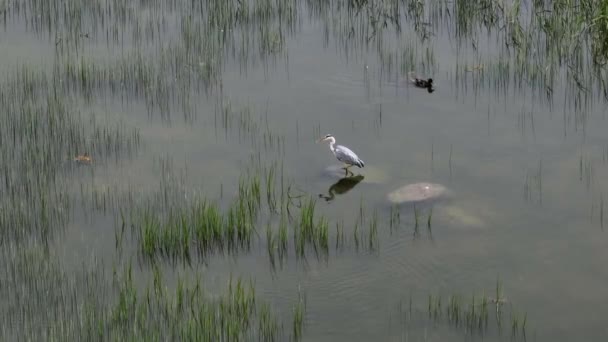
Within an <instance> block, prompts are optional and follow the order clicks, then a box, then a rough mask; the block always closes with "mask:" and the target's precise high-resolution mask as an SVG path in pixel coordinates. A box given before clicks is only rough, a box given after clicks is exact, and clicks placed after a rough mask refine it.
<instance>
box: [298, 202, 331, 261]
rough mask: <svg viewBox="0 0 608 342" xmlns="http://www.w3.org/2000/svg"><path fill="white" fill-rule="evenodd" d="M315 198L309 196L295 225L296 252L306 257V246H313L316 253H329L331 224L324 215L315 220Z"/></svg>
mask: <svg viewBox="0 0 608 342" xmlns="http://www.w3.org/2000/svg"><path fill="white" fill-rule="evenodd" d="M315 204H316V201H315V199H314V198H312V197H309V198H308V200H307V201H305V202H304V204H303V206H302V209H301V210H300V221H299V223H298V224H297V226H296V227H295V231H294V244H295V246H296V254H297V255H298V256H300V257H304V256H305V254H306V246H311V247H312V248H313V249H314V251H315V253H316V254H318V253H319V252H321V253H323V254H327V253H328V251H329V224H328V222H327V220H326V219H325V218H323V217H320V218H318V220H317V221H316V222H315Z"/></svg>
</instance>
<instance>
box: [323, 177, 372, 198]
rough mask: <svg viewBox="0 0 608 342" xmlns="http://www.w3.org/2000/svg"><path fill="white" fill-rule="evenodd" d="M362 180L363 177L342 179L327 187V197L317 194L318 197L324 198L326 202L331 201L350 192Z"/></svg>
mask: <svg viewBox="0 0 608 342" xmlns="http://www.w3.org/2000/svg"><path fill="white" fill-rule="evenodd" d="M363 178H364V177H363V175H357V176H352V177H344V178H342V179H340V180H339V181H337V182H336V183H334V184H332V185H331V186H330V187H329V190H328V191H327V192H328V193H329V196H325V195H324V194H319V197H322V198H324V199H325V200H326V201H327V202H329V201H332V200H333V199H334V197H335V196H336V195H343V194H345V193H347V192H348V191H350V190H351V189H352V188H354V187H355V185H357V184H359V182H361V181H362V180H363Z"/></svg>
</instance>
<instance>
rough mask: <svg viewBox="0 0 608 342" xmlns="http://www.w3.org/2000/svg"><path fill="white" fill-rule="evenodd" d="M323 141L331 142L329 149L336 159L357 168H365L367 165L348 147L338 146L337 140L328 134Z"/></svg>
mask: <svg viewBox="0 0 608 342" xmlns="http://www.w3.org/2000/svg"><path fill="white" fill-rule="evenodd" d="M322 141H329V149H330V150H331V152H332V153H333V154H334V156H335V157H336V159H338V160H339V161H341V162H343V163H344V164H348V165H356V166H357V167H364V166H365V163H364V162H363V160H361V158H359V156H357V154H356V153H355V152H353V151H352V150H351V149H349V148H348V147H346V146H342V145H336V139H335V138H334V137H333V136H332V135H331V134H328V135H326V136H325V138H323V139H322Z"/></svg>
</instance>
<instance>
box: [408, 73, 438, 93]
mask: <svg viewBox="0 0 608 342" xmlns="http://www.w3.org/2000/svg"><path fill="white" fill-rule="evenodd" d="M408 75H409V77H410V82H412V84H414V85H415V86H416V87H418V88H424V89H426V90H427V91H428V92H429V93H432V92H434V91H435V87H434V86H433V79H432V78H427V79H424V78H420V77H418V76H416V74H415V73H414V72H413V71H410V72H409V74H408Z"/></svg>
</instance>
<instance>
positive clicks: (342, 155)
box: [335, 145, 364, 167]
mask: <svg viewBox="0 0 608 342" xmlns="http://www.w3.org/2000/svg"><path fill="white" fill-rule="evenodd" d="M335 151H336V158H337V159H338V160H339V161H341V162H343V163H346V164H351V165H357V166H359V167H363V165H364V164H363V160H361V159H360V158H359V157H358V156H357V154H355V152H353V151H351V150H350V149H349V148H348V147H346V146H342V145H338V146H336V148H335Z"/></svg>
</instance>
